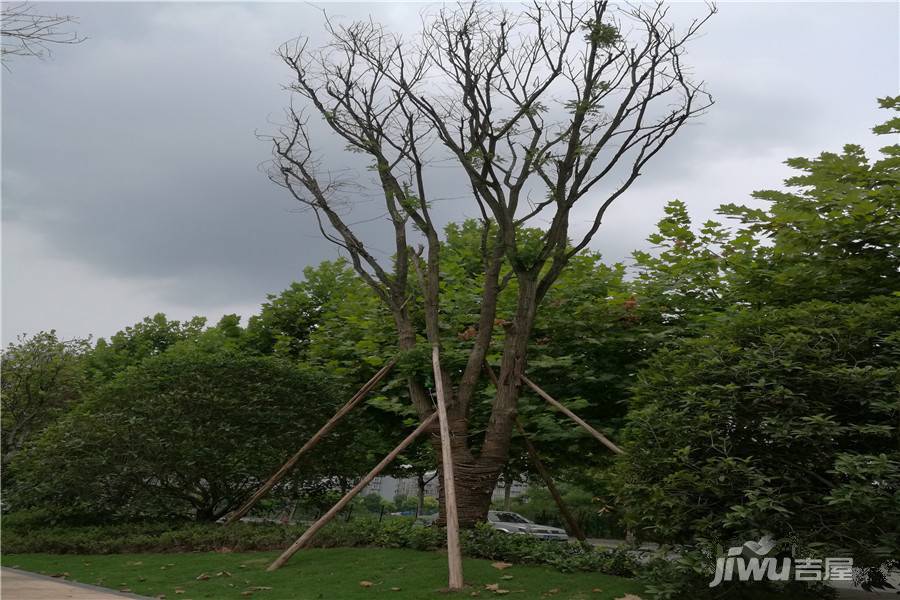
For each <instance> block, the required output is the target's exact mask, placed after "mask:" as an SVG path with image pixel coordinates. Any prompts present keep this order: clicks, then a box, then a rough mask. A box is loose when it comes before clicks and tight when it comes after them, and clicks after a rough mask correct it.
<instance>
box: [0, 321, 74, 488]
mask: <svg viewBox="0 0 900 600" xmlns="http://www.w3.org/2000/svg"><path fill="white" fill-rule="evenodd" d="M89 350H90V342H89V341H88V340H83V339H73V340H61V339H59V337H58V336H57V335H56V332H55V331H42V332H40V333H37V334H35V335H32V336H22V337H20V338H19V339H18V340H17V341H16V342H14V343H11V344H9V345H8V346H7V347H6V348H5V349H4V350H3V352H2V354H0V371H2V373H3V377H2V380H0V399H2V413H0V424H2V432H0V442H2V468H3V471H4V480H5V481H4V483H5V484H6V485H7V486H9V485H10V483H11V478H10V473H9V472H8V471H7V469H6V467H7V466H8V465H9V462H10V460H12V458H13V457H14V456H15V455H16V453H17V452H19V451H20V450H21V449H22V448H23V447H24V446H25V444H27V443H28V442H29V441H30V440H32V439H34V438H35V437H37V436H38V435H39V434H40V433H41V432H42V431H43V430H44V429H45V428H46V427H47V426H48V425H49V424H51V423H52V422H53V421H55V420H56V419H57V418H59V416H60V415H62V414H63V413H64V412H65V411H66V410H67V409H69V408H70V407H71V406H72V405H73V404H74V403H75V402H76V401H77V400H78V399H80V398H81V396H82V394H83V393H84V390H85V387H86V382H85V378H84V370H83V364H84V360H85V356H86V354H87V353H88V351H89Z"/></svg>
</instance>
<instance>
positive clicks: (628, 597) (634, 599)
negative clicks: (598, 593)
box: [616, 594, 641, 600]
mask: <svg viewBox="0 0 900 600" xmlns="http://www.w3.org/2000/svg"><path fill="white" fill-rule="evenodd" d="M616 600H641V597H640V596H635V595H634V594H625V595H624V596H622V597H621V598H616Z"/></svg>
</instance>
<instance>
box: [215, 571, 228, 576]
mask: <svg viewBox="0 0 900 600" xmlns="http://www.w3.org/2000/svg"><path fill="white" fill-rule="evenodd" d="M216 577H231V573H229V572H228V571H219V572H218V573H216Z"/></svg>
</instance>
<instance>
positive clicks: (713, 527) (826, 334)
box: [613, 98, 900, 567]
mask: <svg viewBox="0 0 900 600" xmlns="http://www.w3.org/2000/svg"><path fill="white" fill-rule="evenodd" d="M881 104H882V106H884V107H885V108H888V109H893V110H896V109H897V108H900V104H898V101H897V99H896V98H887V99H884V100H882V101H881ZM875 132H876V133H880V134H891V135H896V134H897V133H898V132H900V120H898V119H896V118H895V119H892V120H891V121H889V122H888V123H887V124H885V125H883V126H880V127H877V128H875ZM881 152H882V158H881V159H879V160H877V161H869V160H868V159H867V158H866V156H865V154H864V153H863V152H862V150H861V148H860V147H858V146H855V145H848V146H845V148H844V152H843V153H842V154H834V153H823V154H821V155H820V156H819V157H817V158H815V159H799V158H798V159H791V160H790V161H788V164H790V165H792V166H794V167H795V168H797V169H798V170H800V171H801V172H802V174H801V175H798V176H796V177H792V178H791V179H789V180H788V181H787V184H788V186H789V187H790V188H792V189H793V191H791V192H776V191H764V192H758V193H757V194H755V196H756V197H757V198H760V199H764V200H768V201H769V202H770V205H769V206H768V207H767V208H765V209H749V208H745V207H740V206H734V205H726V206H724V207H722V209H721V210H720V212H721V213H722V214H725V215H727V216H730V217H734V218H735V219H737V221H738V224H737V227H736V229H735V231H733V232H725V231H723V230H722V228H721V226H720V225H718V224H715V223H709V224H707V225H705V226H704V230H705V232H706V233H701V234H700V235H695V234H693V233H691V228H690V222H689V219H687V217H686V213H685V212H684V210H683V206H681V205H679V204H675V205H672V206H670V209H669V215H668V216H667V221H666V222H665V224H664V225H665V226H664V227H662V228H661V232H660V235H659V236H657V238H656V239H657V241H658V242H659V243H660V245H662V246H663V251H662V252H661V253H660V254H658V255H657V256H655V257H651V256H643V257H641V262H642V264H643V266H644V267H645V272H644V276H643V278H642V280H641V281H639V282H638V289H639V291H641V292H643V293H644V294H645V296H644V297H643V298H642V297H641V296H639V300H643V301H644V305H645V307H648V308H651V309H654V310H655V311H656V313H657V318H658V320H659V322H660V323H663V324H666V323H668V324H669V325H675V326H676V331H677V332H678V333H679V338H678V339H677V340H675V341H674V342H673V343H672V344H670V345H668V346H667V347H665V348H664V349H662V350H661V351H659V352H658V353H657V354H656V355H655V356H654V357H653V358H652V359H651V360H650V362H649V363H648V364H647V366H646V368H645V369H643V370H642V371H641V373H640V375H639V378H638V382H637V384H636V386H635V387H634V396H633V398H632V400H631V407H630V412H629V414H628V425H627V427H626V429H625V432H624V441H625V444H626V448H627V451H628V452H627V454H626V455H625V456H624V457H623V458H622V459H621V461H619V464H618V466H617V470H616V473H615V476H614V477H613V485H615V486H616V488H617V489H618V490H619V499H620V502H621V504H622V506H623V507H624V508H625V510H626V512H627V518H628V519H629V521H630V522H631V523H632V524H633V525H634V526H636V527H638V528H639V531H641V532H642V533H643V534H644V535H645V536H646V537H651V538H656V539H660V540H665V541H675V542H682V543H695V542H697V541H698V540H700V539H704V538H705V539H714V540H719V541H722V542H723V543H725V542H734V541H738V542H740V541H743V540H746V539H750V538H752V537H754V536H759V535H761V534H763V533H770V534H773V535H775V536H776V537H779V538H781V539H782V540H785V541H786V543H790V542H793V543H797V544H800V545H801V546H805V547H806V548H807V549H809V550H810V552H811V553H813V554H819V555H830V556H848V555H849V556H853V557H854V559H855V560H856V561H857V564H859V565H862V566H869V567H872V566H876V565H878V564H880V563H881V562H882V561H884V560H886V559H888V558H890V557H896V556H897V554H898V552H900V538H898V537H897V530H896V527H893V523H895V522H897V521H900V426H898V423H900V421H898V419H900V370H898V365H900V346H898V342H900V254H898V249H900V212H898V211H900V145H898V144H896V143H895V144H892V145H889V146H886V147H884V148H882V149H881ZM655 278H658V281H657V280H656V279H655Z"/></svg>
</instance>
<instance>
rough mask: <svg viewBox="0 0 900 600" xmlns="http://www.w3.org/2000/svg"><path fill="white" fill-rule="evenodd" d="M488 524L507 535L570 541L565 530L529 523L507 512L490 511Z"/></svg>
mask: <svg viewBox="0 0 900 600" xmlns="http://www.w3.org/2000/svg"><path fill="white" fill-rule="evenodd" d="M488 523H489V524H490V525H491V527H493V528H494V529H496V530H497V531H505V532H506V533H520V534H524V535H531V536H534V537H536V538H540V539H542V540H557V541H560V542H566V541H568V540H569V534H567V533H566V530H565V529H560V528H559V527H551V526H549V525H539V524H537V523H534V522H532V521H529V520H528V519H526V518H525V517H523V516H522V515H520V514H519V513H514V512H510V511H507V510H490V511H488Z"/></svg>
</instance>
